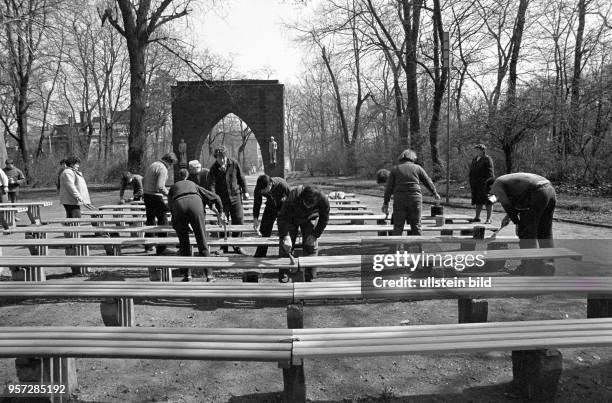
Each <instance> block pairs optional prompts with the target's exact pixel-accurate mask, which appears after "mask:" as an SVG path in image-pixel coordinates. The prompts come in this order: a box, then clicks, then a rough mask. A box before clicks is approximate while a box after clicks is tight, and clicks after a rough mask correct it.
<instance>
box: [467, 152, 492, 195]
mask: <svg viewBox="0 0 612 403" xmlns="http://www.w3.org/2000/svg"><path fill="white" fill-rule="evenodd" d="M494 177H495V172H494V170H493V160H492V159H491V157H489V156H488V155H485V156H484V157H482V158H480V159H477V158H476V157H474V159H473V160H472V164H471V165H470V188H471V189H472V204H490V203H491V202H490V201H489V199H488V198H487V186H486V182H487V180H488V179H489V178H494Z"/></svg>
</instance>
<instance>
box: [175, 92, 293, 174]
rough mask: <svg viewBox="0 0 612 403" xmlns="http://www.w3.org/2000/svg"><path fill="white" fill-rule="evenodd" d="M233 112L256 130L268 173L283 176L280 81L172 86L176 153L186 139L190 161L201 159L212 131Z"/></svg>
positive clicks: (282, 120)
mask: <svg viewBox="0 0 612 403" xmlns="http://www.w3.org/2000/svg"><path fill="white" fill-rule="evenodd" d="M230 113H233V114H234V115H236V116H238V117H239V118H240V119H242V121H244V122H245V123H246V124H247V125H248V126H249V127H250V128H251V130H252V131H253V134H254V135H255V138H256V139H257V142H258V144H259V148H260V150H261V154H262V158H263V161H264V169H265V172H266V173H267V174H268V175H270V176H280V177H283V176H284V171H285V166H284V161H285V158H284V135H283V132H284V86H283V84H279V82H278V81H277V80H231V81H179V82H178V83H177V85H176V86H174V87H172V144H173V145H174V152H175V153H176V155H179V149H178V145H179V144H180V141H181V139H185V143H187V160H192V159H198V158H199V156H200V153H201V151H202V147H205V146H206V144H207V141H206V139H207V137H208V135H209V133H210V131H211V130H212V129H213V127H214V126H215V125H216V124H217V123H218V122H219V121H220V120H221V119H222V118H223V117H224V116H226V115H228V114H230ZM270 137H274V139H275V141H276V143H277V151H276V154H277V155H276V163H275V164H273V163H272V162H271V160H270V157H271V156H270V151H269V146H268V145H269V142H270ZM175 168H177V169H178V164H177V165H176V166H175ZM243 168H244V169H247V168H248V167H243Z"/></svg>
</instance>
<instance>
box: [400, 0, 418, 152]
mask: <svg viewBox="0 0 612 403" xmlns="http://www.w3.org/2000/svg"><path fill="white" fill-rule="evenodd" d="M422 3H423V1H422V0H415V1H414V3H412V5H411V3H410V2H408V0H403V7H402V8H403V18H404V34H405V35H404V36H405V39H406V61H405V65H406V109H407V115H408V118H409V120H410V147H411V148H412V149H413V150H414V151H415V152H416V153H417V156H419V157H420V158H422V155H421V151H422V145H423V139H422V138H421V122H420V114H419V91H418V76H417V54H416V52H417V45H418V44H417V41H418V34H419V22H420V15H421V6H422ZM411 9H412V10H411ZM401 140H404V139H401ZM405 140H407V139H405ZM401 145H402V147H407V146H408V144H407V143H404V141H402V142H401Z"/></svg>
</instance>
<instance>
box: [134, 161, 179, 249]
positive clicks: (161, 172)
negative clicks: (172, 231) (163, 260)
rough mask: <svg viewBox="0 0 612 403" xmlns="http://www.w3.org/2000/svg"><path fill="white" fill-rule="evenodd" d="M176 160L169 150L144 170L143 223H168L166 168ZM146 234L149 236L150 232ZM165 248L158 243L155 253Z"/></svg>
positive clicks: (159, 235) (162, 234)
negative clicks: (144, 217)
mask: <svg viewBox="0 0 612 403" xmlns="http://www.w3.org/2000/svg"><path fill="white" fill-rule="evenodd" d="M176 162H177V160H176V155H175V154H174V153H173V152H169V153H167V154H165V155H164V156H163V157H162V158H161V160H159V161H155V162H153V163H152V164H151V165H149V167H148V168H147V169H146V171H145V174H144V177H143V180H142V185H143V193H144V204H145V211H146V214H147V220H146V222H145V225H156V224H157V225H168V217H166V212H167V211H168V207H167V206H166V202H165V200H164V198H165V197H166V196H168V188H167V187H166V181H167V180H168V169H169V168H170V167H171V166H172V165H174V164H176ZM147 235H148V236H151V234H147ZM157 236H158V237H165V236H166V234H165V233H159V234H158V235H157ZM166 249H167V247H166V246H165V245H158V246H157V248H156V253H157V254H158V255H162V254H164V252H165V251H166Z"/></svg>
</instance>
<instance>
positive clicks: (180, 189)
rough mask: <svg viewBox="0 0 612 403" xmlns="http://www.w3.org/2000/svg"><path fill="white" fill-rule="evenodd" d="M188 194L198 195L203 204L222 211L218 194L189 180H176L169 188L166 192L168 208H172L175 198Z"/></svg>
mask: <svg viewBox="0 0 612 403" xmlns="http://www.w3.org/2000/svg"><path fill="white" fill-rule="evenodd" d="M188 195H194V196H199V197H200V198H201V199H202V204H203V205H207V206H215V207H216V208H217V210H219V212H223V207H222V206H221V200H220V199H219V196H217V195H216V194H214V193H213V192H211V191H209V190H206V189H204V188H203V187H201V186H198V185H196V184H195V183H193V182H192V181H189V180H182V181H178V182H176V183H175V184H174V185H172V187H171V188H170V191H169V192H168V207H169V208H170V210H172V206H173V204H174V202H175V201H176V200H177V199H180V198H181V197H183V196H188Z"/></svg>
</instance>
